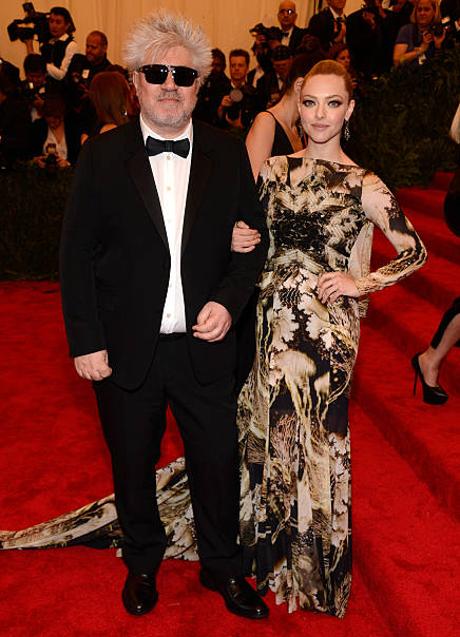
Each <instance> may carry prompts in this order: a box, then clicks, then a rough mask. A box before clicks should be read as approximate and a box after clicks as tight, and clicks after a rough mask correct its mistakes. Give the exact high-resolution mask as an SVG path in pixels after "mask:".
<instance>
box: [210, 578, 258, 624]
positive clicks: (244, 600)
mask: <svg viewBox="0 0 460 637" xmlns="http://www.w3.org/2000/svg"><path fill="white" fill-rule="evenodd" d="M200 581H201V583H202V584H203V586H205V587H206V588H209V589H210V590H212V591H217V592H218V593H220V594H221V595H222V597H223V598H224V601H225V605H226V606H227V608H228V610H229V611H230V612H231V613H234V614H235V615H240V616H241V617H246V618H248V619H265V618H266V617H268V612H269V611H268V607H267V605H266V604H265V603H264V602H263V601H262V600H261V598H260V597H259V594H258V593H256V591H255V590H254V589H253V588H252V587H251V586H250V585H249V584H248V583H247V581H246V580H245V579H244V577H242V576H240V577H227V578H226V579H218V578H216V577H214V576H213V575H212V573H210V572H209V571H207V570H206V569H202V570H201V572H200Z"/></svg>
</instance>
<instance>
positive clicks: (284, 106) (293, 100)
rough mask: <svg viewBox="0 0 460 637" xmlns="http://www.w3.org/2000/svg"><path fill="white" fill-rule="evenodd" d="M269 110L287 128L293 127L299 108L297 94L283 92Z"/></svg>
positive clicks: (297, 117)
mask: <svg viewBox="0 0 460 637" xmlns="http://www.w3.org/2000/svg"><path fill="white" fill-rule="evenodd" d="M270 111H273V114H274V115H276V116H277V118H278V119H279V120H280V121H283V122H284V123H285V124H286V126H288V127H289V128H294V126H295V124H296V122H297V120H298V119H299V109H298V107H297V96H296V95H294V93H292V94H289V93H287V94H285V95H283V97H282V98H281V100H280V101H279V102H278V104H275V106H273V107H272V108H271V109H270Z"/></svg>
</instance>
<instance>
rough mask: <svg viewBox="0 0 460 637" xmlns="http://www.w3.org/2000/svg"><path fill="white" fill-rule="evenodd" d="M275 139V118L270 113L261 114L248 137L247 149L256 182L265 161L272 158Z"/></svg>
mask: <svg viewBox="0 0 460 637" xmlns="http://www.w3.org/2000/svg"><path fill="white" fill-rule="evenodd" d="M274 138H275V119H274V117H273V116H272V115H270V114H269V113H259V114H258V115H257V117H256V118H255V120H254V122H253V124H252V126H251V128H250V130H249V133H248V135H247V137H246V148H247V151H248V155H249V161H250V162H251V168H252V174H253V175H254V180H257V177H258V176H259V172H260V169H261V167H262V164H263V163H264V161H265V160H266V159H268V158H269V157H271V152H272V147H273V140H274Z"/></svg>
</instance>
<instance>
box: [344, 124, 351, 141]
mask: <svg viewBox="0 0 460 637" xmlns="http://www.w3.org/2000/svg"><path fill="white" fill-rule="evenodd" d="M342 134H343V138H344V140H345V141H346V142H347V141H348V140H349V139H350V124H349V121H348V119H346V120H345V123H344V125H343V129H342Z"/></svg>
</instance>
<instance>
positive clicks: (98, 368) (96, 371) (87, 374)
mask: <svg viewBox="0 0 460 637" xmlns="http://www.w3.org/2000/svg"><path fill="white" fill-rule="evenodd" d="M108 363H109V356H108V354H107V350H106V349H102V350H100V351H99V352H92V353H91V354H84V355H83V356H77V357H76V358H74V364H75V369H76V370H77V374H78V375H79V376H81V377H82V378H86V380H103V379H104V378H107V377H108V376H110V375H111V374H112V369H111V368H110V367H109V364H108Z"/></svg>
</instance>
